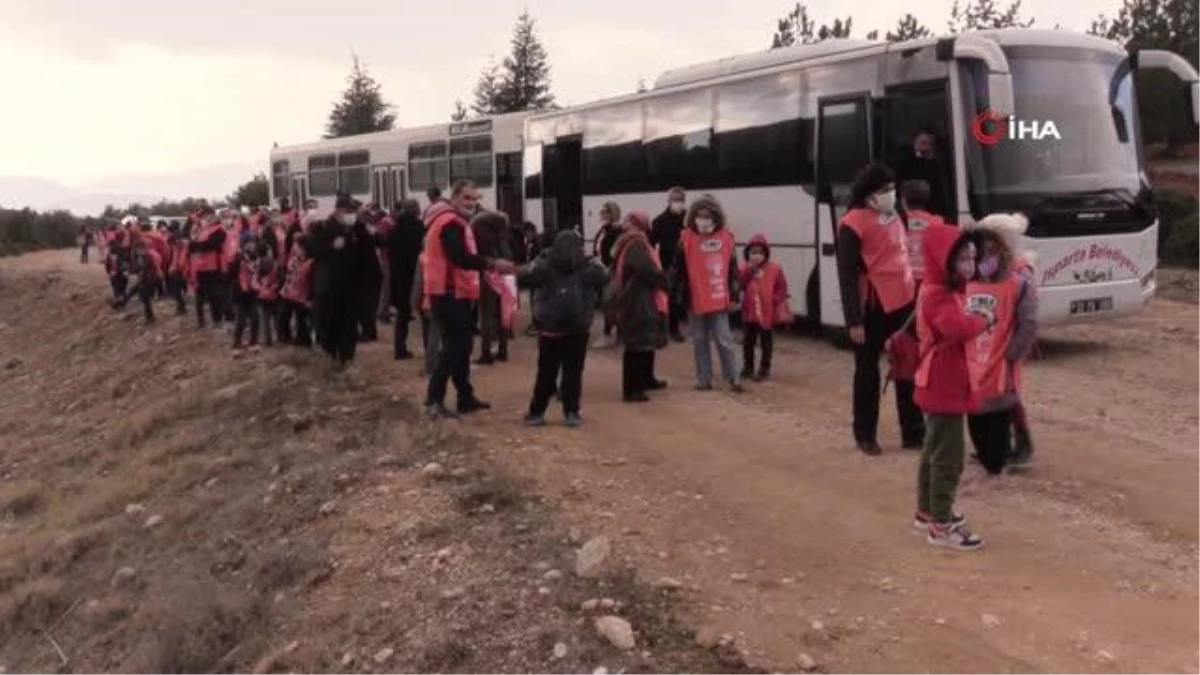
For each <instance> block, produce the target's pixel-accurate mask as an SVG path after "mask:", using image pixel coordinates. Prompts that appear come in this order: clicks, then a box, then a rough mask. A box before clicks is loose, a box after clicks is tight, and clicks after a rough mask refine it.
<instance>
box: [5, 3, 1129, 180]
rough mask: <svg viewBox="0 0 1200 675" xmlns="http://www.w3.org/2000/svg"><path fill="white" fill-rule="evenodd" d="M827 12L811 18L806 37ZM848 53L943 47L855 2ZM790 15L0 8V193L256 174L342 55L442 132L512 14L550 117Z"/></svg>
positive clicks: (315, 107) (1090, 10) (618, 7)
mask: <svg viewBox="0 0 1200 675" xmlns="http://www.w3.org/2000/svg"><path fill="white" fill-rule="evenodd" d="M832 4H833V3H827V2H812V3H810V6H811V7H812V8H813V9H812V10H811V12H812V15H813V16H814V18H815V19H816V20H817V21H818V22H821V21H826V20H829V19H832V18H833V14H832V13H831V12H829V11H827V10H826V9H825V7H828V6H830V5H832ZM838 4H840V5H841V6H842V7H846V8H852V9H853V16H854V29H855V30H854V33H855V37H859V36H861V35H862V34H863V33H864V32H865V31H866V30H869V29H871V28H880V29H887V28H888V27H890V26H891V25H893V24H894V23H895V21H896V19H897V18H898V17H899V16H900V15H901V14H903V13H904V12H906V11H911V12H913V13H914V14H916V15H917V16H918V17H919V18H920V19H922V20H923V21H924V22H925V23H926V24H927V25H930V26H931V27H933V28H934V29H935V30H941V29H944V26H945V18H946V13H947V8H948V6H949V0H909V1H908V2H903V3H900V2H886V1H885V0H857V1H856V2H853V3H838ZM791 5H792V0H649V1H648V0H603V1H599V0H590V1H589V0H579V1H578V2H572V1H571V0H528V2H526V1H525V0H487V1H486V2H480V1H477V0H471V1H465V2H462V3H454V2H422V1H420V0H348V1H345V2H330V1H326V2H319V3H318V2H314V1H312V0H292V1H291V2H285V1H283V0H95V1H91V0H0V91H3V92H4V94H5V102H4V104H3V105H0V176H36V177H41V178H48V179H53V180H57V181H62V182H64V183H66V184H68V185H78V184H84V183H89V182H92V181H95V180H97V179H101V178H104V177H107V176H112V175H114V174H127V173H158V172H175V171H180V170H183V169H189V168H194V167H204V166H210V165H215V164H226V163H237V162H260V163H262V164H263V165H264V166H265V164H266V157H267V153H268V151H269V150H270V148H271V144H272V142H275V141H278V142H279V143H280V144H281V145H286V144H291V143H297V142H304V141H309V140H313V139H315V138H317V137H319V135H320V134H321V132H322V131H323V129H324V122H325V120H326V116H327V115H328V112H329V108H330V104H331V102H332V101H333V100H334V99H335V98H337V96H338V94H339V93H340V91H341V90H342V88H343V86H344V84H345V77H346V74H347V71H348V68H349V62H350V52H351V50H354V51H355V52H357V53H358V55H359V56H360V57H361V58H362V59H363V60H364V61H365V63H366V64H367V65H368V67H369V69H370V72H371V74H372V75H374V76H375V77H376V78H377V79H379V80H380V81H381V82H382V84H383V91H384V94H385V96H386V97H387V98H388V99H389V100H390V101H391V102H392V103H394V104H396V106H397V112H398V115H399V124H401V125H403V126H419V125H422V124H430V123H436V122H442V121H446V120H447V119H448V118H449V116H450V112H451V110H452V109H453V103H454V99H455V98H456V97H461V98H463V99H464V100H465V101H467V102H468V103H469V102H470V98H471V97H470V94H471V89H472V87H473V85H474V82H475V79H476V76H477V74H478V72H479V70H480V68H481V67H482V66H483V64H484V63H485V62H486V60H487V58H488V56H489V54H495V55H496V56H497V57H502V56H503V55H504V54H505V53H506V52H507V48H508V40H509V37H510V33H511V29H512V25H513V22H514V20H515V18H516V16H517V15H518V14H520V12H521V10H522V9H523V8H524V7H526V6H527V7H528V8H529V10H530V11H531V13H533V15H534V16H535V17H536V19H537V21H538V30H539V33H540V35H541V36H542V39H543V41H544V44H545V45H546V48H547V49H548V51H549V54H550V62H551V67H552V77H553V89H554V93H555V94H556V96H557V97H558V100H559V102H560V103H563V104H572V103H582V102H584V101H588V100H591V99H594V98H599V97H603V96H609V95H613V94H621V93H627V92H631V91H633V90H634V89H635V88H636V85H637V81H638V78H639V77H644V78H645V79H646V81H647V82H648V83H652V82H653V80H654V78H655V77H656V76H657V74H658V73H659V72H661V71H662V70H664V69H667V68H672V67H677V66H680V65H685V64H688V63H692V62H697V61H705V60H709V59H713V58H718V57H722V56H726V55H730V54H735V53H741V52H747V51H755V50H759V49H763V48H764V47H766V46H768V45H769V42H770V37H771V33H772V31H773V28H774V24H775V20H776V19H777V18H778V17H779V16H780V15H782V14H785V13H786V12H787V11H788V9H789V8H790V6H791ZM1116 5H1117V2H1116V0H1025V3H1024V5H1023V9H1024V11H1025V13H1026V15H1027V16H1033V17H1035V18H1036V19H1037V24H1036V25H1037V26H1039V27H1040V26H1044V27H1052V26H1053V25H1054V24H1055V22H1061V23H1062V25H1063V26H1064V27H1067V28H1071V29H1075V30H1084V29H1086V28H1087V26H1088V25H1089V24H1090V21H1091V19H1092V18H1093V17H1095V16H1096V15H1097V14H1098V13H1101V12H1105V13H1111V12H1112V11H1113V10H1114V9H1115V7H1116Z"/></svg>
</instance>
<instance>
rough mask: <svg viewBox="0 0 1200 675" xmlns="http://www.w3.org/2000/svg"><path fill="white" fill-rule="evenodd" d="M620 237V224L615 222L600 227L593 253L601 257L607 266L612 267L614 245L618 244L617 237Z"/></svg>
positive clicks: (601, 260)
mask: <svg viewBox="0 0 1200 675" xmlns="http://www.w3.org/2000/svg"><path fill="white" fill-rule="evenodd" d="M620 237H621V226H620V225H617V224H615V223H614V224H610V225H605V226H604V227H602V228H600V233H599V234H598V235H597V236H596V241H594V242H593V247H592V254H593V255H595V256H597V257H598V258H600V262H601V263H603V264H604V266H605V267H609V268H611V267H612V264H613V260H614V258H613V246H614V245H616V243H617V239H619V238H620Z"/></svg>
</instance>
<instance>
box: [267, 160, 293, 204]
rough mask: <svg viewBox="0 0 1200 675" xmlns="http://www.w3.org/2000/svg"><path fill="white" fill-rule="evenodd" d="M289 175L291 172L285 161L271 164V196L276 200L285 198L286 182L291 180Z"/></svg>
mask: <svg viewBox="0 0 1200 675" xmlns="http://www.w3.org/2000/svg"><path fill="white" fill-rule="evenodd" d="M291 174H292V171H291V169H290V168H289V162H288V161H287V160H286V159H280V160H277V161H274V162H271V194H272V195H273V196H274V197H275V199H276V200H278V199H279V198H280V197H285V196H287V193H288V180H289V179H290V178H291Z"/></svg>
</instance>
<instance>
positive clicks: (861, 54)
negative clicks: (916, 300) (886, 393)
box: [524, 29, 1200, 328]
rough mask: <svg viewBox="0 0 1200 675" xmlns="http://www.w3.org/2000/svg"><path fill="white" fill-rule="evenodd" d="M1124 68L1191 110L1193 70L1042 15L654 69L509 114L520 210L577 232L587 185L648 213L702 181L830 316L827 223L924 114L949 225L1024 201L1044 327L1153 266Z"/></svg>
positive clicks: (1138, 294) (1113, 303)
mask: <svg viewBox="0 0 1200 675" xmlns="http://www.w3.org/2000/svg"><path fill="white" fill-rule="evenodd" d="M1139 67H1141V68H1150V67H1154V68H1167V69H1170V70H1171V71H1172V72H1174V73H1175V74H1176V75H1177V76H1178V77H1179V78H1180V79H1182V80H1183V81H1185V82H1186V83H1188V84H1189V85H1190V91H1189V94H1190V97H1191V101H1190V102H1191V113H1192V116H1193V120H1195V116H1196V112H1197V106H1198V103H1197V93H1198V91H1200V86H1198V84H1197V74H1196V71H1195V69H1193V68H1192V67H1191V66H1190V65H1189V64H1188V63H1187V62H1186V61H1185V60H1183V59H1182V58H1181V57H1179V56H1177V55H1174V54H1170V53H1167V52H1157V51H1142V52H1140V53H1128V52H1126V51H1125V50H1123V49H1122V48H1120V47H1119V46H1118V45H1116V44H1114V43H1112V42H1109V41H1107V40H1102V39H1099V38H1095V37H1091V36H1087V35H1080V34H1075V33H1069V32H1065V31H1057V30H1024V29H1021V30H1017V29H1014V30H1002V31H983V32H976V33H967V34H962V35H958V36H951V37H944V38H928V39H921V40H914V41H910V42H904V43H898V44H887V43H879V42H871V41H861V40H836V41H827V42H822V43H819V44H815V45H801V46H794V47H789V48H783V49H777V50H771V51H767V52H764V53H758V54H752V55H745V56H735V57H730V58H726V59H722V60H718V61H713V62H710V63H704V64H700V65H695V66H691V67H686V68H681V69H678V70H673V71H668V72H665V73H663V74H662V75H661V76H660V77H659V78H658V80H657V81H656V82H655V84H654V87H653V88H652V89H651V90H650V91H648V92H645V93H641V94H636V95H631V96H624V97H619V98H613V99H608V100H603V101H597V102H595V103H590V104H586V105H580V106H577V107H573V108H569V109H564V110H556V111H553V112H546V113H541V114H538V115H535V116H532V117H530V118H529V119H528V120H526V122H525V160H524V169H525V213H526V217H527V218H528V219H530V220H531V221H533V222H534V223H536V224H538V225H539V226H544V227H547V228H550V229H557V228H560V227H571V226H582V228H583V230H584V232H585V236H587V237H591V236H593V235H594V233H595V227H596V219H595V217H596V214H598V211H599V207H600V205H601V204H602V203H603V202H604V201H607V200H614V201H616V202H617V203H619V204H620V205H621V207H622V208H623V209H625V210H629V209H642V210H645V211H647V212H649V213H651V214H652V215H654V214H657V213H658V212H659V211H661V210H662V209H663V208H664V207H665V205H666V204H665V201H666V200H665V193H666V190H667V189H668V188H669V187H671V186H673V185H680V186H683V187H684V188H686V189H687V190H688V192H689V195H691V196H694V195H696V194H699V193H702V192H708V193H712V194H713V195H714V196H716V197H717V198H718V199H719V200H720V201H721V203H722V205H723V206H724V207H725V210H726V211H727V217H728V219H729V221H730V225H731V229H732V231H733V233H734V235H735V236H736V238H737V240H738V242H739V244H743V245H744V244H745V242H746V241H748V240H749V239H750V237H751V236H752V235H754V234H758V233H761V234H763V235H765V236H766V237H767V239H768V240H769V241H770V242H771V244H772V258H773V259H775V260H777V261H778V262H780V263H781V264H782V266H783V268H784V270H785V272H786V274H787V279H788V281H789V283H790V284H791V288H792V291H793V292H792V296H793V297H792V309H793V311H794V312H795V314H796V316H798V317H805V318H807V319H808V320H809V321H811V322H813V323H815V324H817V325H820V326H827V327H833V328H839V327H843V326H844V323H845V322H844V318H843V315H842V305H841V295H840V293H839V289H838V282H837V265H836V260H835V248H834V244H835V238H834V237H835V229H836V224H837V222H838V220H839V218H840V217H841V215H842V214H843V213H844V212H845V210H846V208H847V202H848V194H849V188H850V183H851V180H852V178H853V176H854V174H855V172H856V171H858V169H859V168H861V167H862V166H864V165H866V164H867V163H868V162H870V161H873V160H881V161H887V162H890V161H892V159H893V158H895V157H898V156H900V154H901V153H903V152H905V151H907V150H908V148H909V147H910V144H911V138H912V136H913V135H914V132H915V131H917V130H918V129H921V128H926V129H931V130H932V131H934V133H935V136H936V137H937V139H938V146H939V150H940V154H941V162H942V164H943V167H944V171H943V174H944V180H943V181H942V185H943V186H944V193H945V199H944V200H943V201H945V202H946V204H945V205H944V208H943V209H942V211H943V215H945V216H947V217H948V219H949V220H950V221H951V222H958V223H967V222H971V221H972V220H974V219H978V218H980V217H982V216H983V215H985V214H987V213H992V212H998V211H1023V212H1025V213H1026V214H1027V215H1028V216H1029V218H1030V223H1031V224H1030V229H1029V232H1028V233H1027V239H1026V241H1025V245H1026V246H1028V247H1030V248H1032V249H1034V250H1036V252H1037V253H1038V256H1039V262H1038V268H1039V269H1038V275H1039V283H1040V287H1041V292H1040V317H1039V319H1040V320H1041V321H1042V322H1043V323H1044V324H1047V325H1051V324H1060V323H1068V322H1072V321H1076V320H1080V319H1083V318H1085V317H1092V316H1117V315H1124V314H1130V313H1134V312H1137V311H1139V310H1140V309H1141V308H1142V307H1143V306H1144V305H1145V304H1146V303H1147V302H1149V301H1150V299H1151V298H1152V297H1153V295H1154V291H1155V268H1156V265H1157V237H1158V234H1157V232H1158V226H1157V220H1156V216H1155V213H1154V209H1153V206H1152V202H1151V193H1150V186H1149V184H1148V181H1147V178H1146V174H1145V171H1144V170H1143V169H1144V166H1143V158H1142V152H1141V147H1140V134H1139V122H1138V112H1137V104H1136V98H1135V93H1134V85H1133V78H1132V72H1131V71H1132V70H1134V69H1136V68H1139ZM981 111H990V114H994V115H995V117H997V118H999V119H1004V120H1007V122H1008V128H1009V132H1008V133H1007V134H1003V133H1002V134H1000V135H1001V136H1004V137H1003V138H1000V139H999V140H998V142H996V143H994V144H988V143H985V142H981V141H980V140H978V136H979V135H984V136H991V135H992V134H994V133H995V132H996V131H997V129H996V128H995V127H994V126H993V125H991V124H984V125H983V126H982V127H981V128H980V132H982V133H981V134H973V133H972V128H973V126H975V125H976V119H977V118H978V117H979V115H980V113H981ZM1010 116H1012V117H1010ZM1034 122H1037V123H1038V124H1037V125H1035V124H1034ZM1049 122H1052V123H1053V127H1054V131H1053V133H1051V132H1050V127H1049V126H1048V125H1047V123H1049ZM1035 126H1036V127H1037V128H1036V130H1035V129H1034V127H1035ZM1055 135H1057V136H1058V137H1059V138H1057V139H1056V138H1054V136H1055ZM1021 136H1025V138H1021ZM1039 137H1040V138H1039ZM985 140H986V141H991V140H993V139H992V138H986V139H985Z"/></svg>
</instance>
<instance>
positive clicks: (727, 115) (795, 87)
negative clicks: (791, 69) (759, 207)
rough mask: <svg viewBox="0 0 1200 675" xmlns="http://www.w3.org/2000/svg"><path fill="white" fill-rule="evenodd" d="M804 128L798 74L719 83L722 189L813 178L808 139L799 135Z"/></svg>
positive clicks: (718, 102)
mask: <svg viewBox="0 0 1200 675" xmlns="http://www.w3.org/2000/svg"><path fill="white" fill-rule="evenodd" d="M802 128H803V125H802V124H801V122H800V75H799V74H798V73H782V74H778V75H771V76H768V77H762V78H756V79H754V80H749V81H746V82H737V83H734V84H729V85H725V86H723V87H720V88H719V89H718V90H717V121H716V149H717V167H716V171H717V176H718V178H717V182H718V183H719V185H720V186H721V187H766V186H772V185H796V184H800V183H804V182H808V181H811V180H812V167H811V166H810V165H809V163H808V161H807V157H808V156H809V155H810V153H809V150H808V148H807V147H806V146H807V145H808V140H809V138H806V137H804V136H802V135H801V133H802ZM809 131H810V133H811V129H810V130H809Z"/></svg>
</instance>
